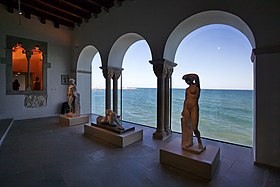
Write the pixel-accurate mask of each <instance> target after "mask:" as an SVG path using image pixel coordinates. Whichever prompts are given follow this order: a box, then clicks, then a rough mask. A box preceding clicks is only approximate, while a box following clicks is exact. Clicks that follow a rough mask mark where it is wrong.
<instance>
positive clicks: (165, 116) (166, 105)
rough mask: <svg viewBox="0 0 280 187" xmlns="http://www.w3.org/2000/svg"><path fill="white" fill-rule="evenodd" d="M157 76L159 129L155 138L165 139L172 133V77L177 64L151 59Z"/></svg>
mask: <svg viewBox="0 0 280 187" xmlns="http://www.w3.org/2000/svg"><path fill="white" fill-rule="evenodd" d="M150 63H151V64H152V65H153V70H154V73H155V75H156V76H157V129H156V132H154V134H153V138H154V139H160V140H163V139H165V138H167V137H168V136H169V135H170V134H171V129H170V125H169V124H170V87H169V85H170V77H171V75H172V72H173V67H175V66H176V65H177V64H175V63H173V62H170V61H167V60H165V59H160V60H153V61H150Z"/></svg>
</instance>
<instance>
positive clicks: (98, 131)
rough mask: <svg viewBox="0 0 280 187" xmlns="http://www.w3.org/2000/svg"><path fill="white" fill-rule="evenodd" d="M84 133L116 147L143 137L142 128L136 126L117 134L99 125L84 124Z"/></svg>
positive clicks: (124, 145) (126, 144)
mask: <svg viewBox="0 0 280 187" xmlns="http://www.w3.org/2000/svg"><path fill="white" fill-rule="evenodd" d="M84 134H85V135H86V136H88V137H90V138H98V139H101V140H103V141H106V142H109V143H111V144H113V145H116V146H118V147H126V146H128V145H130V144H133V143H134V142H137V141H139V140H142V139H143V130H142V129H138V128H135V130H131V131H128V132H125V133H123V134H117V133H115V132H112V131H109V130H107V129H103V128H100V127H96V126H90V125H84Z"/></svg>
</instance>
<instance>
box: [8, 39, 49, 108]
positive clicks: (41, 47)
mask: <svg viewBox="0 0 280 187" xmlns="http://www.w3.org/2000/svg"><path fill="white" fill-rule="evenodd" d="M6 46H7V48H6V58H5V59H6V93H7V94H8V95H28V96H30V95H41V96H43V97H40V98H45V99H46V95H47V68H50V64H49V63H47V43H46V42H42V41H36V40H31V39H26V38H20V37H15V36H9V35H7V36H6ZM45 99H43V100H45ZM44 103H46V102H45V101H44Z"/></svg>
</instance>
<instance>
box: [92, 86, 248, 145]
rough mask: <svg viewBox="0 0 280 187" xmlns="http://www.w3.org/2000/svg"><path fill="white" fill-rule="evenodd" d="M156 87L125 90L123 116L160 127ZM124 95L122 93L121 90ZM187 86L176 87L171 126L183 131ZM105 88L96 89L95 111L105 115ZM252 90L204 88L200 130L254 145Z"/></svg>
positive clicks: (121, 111) (93, 91) (214, 137)
mask: <svg viewBox="0 0 280 187" xmlns="http://www.w3.org/2000/svg"><path fill="white" fill-rule="evenodd" d="M156 94H157V93H156V88H133V89H123V91H122V110H121V109H120V107H119V114H121V115H122V119H123V120H125V121H130V122H134V123H138V124H143V125H147V126H151V127H156V115H157V111H156V102H157V98H156ZM119 96H120V94H119ZM184 97H185V89H173V90H172V113H171V129H172V130H173V131H176V132H181V112H182V109H183V103H184ZM104 108H105V90H102V89H93V90H92V112H93V113H95V114H99V115H104ZM252 110H253V93H252V90H214V89H213V90H211V89H203V90H201V94H200V99H199V126H198V128H199V130H200V132H201V136H202V137H206V138H211V139H216V140H221V141H225V142H231V143H236V144H240V145H247V146H252V131H253V111H252Z"/></svg>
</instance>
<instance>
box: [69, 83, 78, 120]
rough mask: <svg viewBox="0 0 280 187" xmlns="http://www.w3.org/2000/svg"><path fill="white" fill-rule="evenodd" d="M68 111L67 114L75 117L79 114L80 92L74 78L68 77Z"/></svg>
mask: <svg viewBox="0 0 280 187" xmlns="http://www.w3.org/2000/svg"><path fill="white" fill-rule="evenodd" d="M67 97H68V100H67V102H68V107H69V112H68V113H67V116H69V117H76V116H80V94H79V93H78V92H77V87H76V85H75V80H74V79H69V86H68V91H67Z"/></svg>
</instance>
